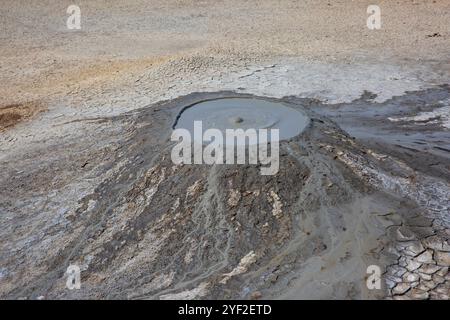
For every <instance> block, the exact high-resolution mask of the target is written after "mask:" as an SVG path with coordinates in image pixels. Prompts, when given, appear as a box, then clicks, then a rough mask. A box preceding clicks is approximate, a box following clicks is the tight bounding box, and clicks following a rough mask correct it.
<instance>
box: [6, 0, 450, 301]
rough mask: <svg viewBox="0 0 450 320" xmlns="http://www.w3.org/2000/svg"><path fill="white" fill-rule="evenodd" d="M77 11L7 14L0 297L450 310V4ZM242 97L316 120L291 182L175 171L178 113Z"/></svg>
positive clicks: (11, 9)
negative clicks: (377, 16)
mask: <svg viewBox="0 0 450 320" xmlns="http://www.w3.org/2000/svg"><path fill="white" fill-rule="evenodd" d="M70 4H72V3H71V2H70V1H64V2H57V3H55V2H54V1H34V2H32V3H31V4H30V3H29V2H26V1H12V0H11V1H10V0H5V1H3V2H2V5H1V8H0V26H1V28H0V41H1V44H2V45H1V46H0V168H1V174H0V224H1V226H2V227H1V228H0V282H1V286H0V297H2V298H29V299H35V298H42V297H43V298H134V299H143V298H152V299H170V298H259V297H263V298H289V299H296V298H297V299H298V298H384V297H391V298H392V297H394V298H397V299H406V298H414V299H426V298H434V299H448V298H449V295H450V294H449V292H450V280H449V274H448V267H449V266H450V258H449V255H450V253H449V252H450V249H449V248H450V244H449V243H450V242H449V237H450V232H449V230H450V229H449V228H450V227H449V226H450V222H449V220H448V216H449V208H448V203H446V201H445V199H446V198H448V194H449V190H450V186H449V177H450V174H449V172H450V161H449V148H448V145H449V141H450V136H449V131H448V130H449V127H448V119H450V116H449V115H450V107H449V101H450V100H449V95H450V90H449V88H448V84H449V83H450V61H449V59H448V57H449V56H450V41H449V36H450V25H449V23H448V21H450V1H447V0H445V1H396V2H393V1H378V2H377V4H378V5H379V6H380V7H381V13H382V29H381V30H369V29H368V28H367V27H366V19H367V13H366V9H367V6H368V5H369V4H373V3H372V1H151V2H148V1H136V0H132V1H127V2H122V1H97V0H93V1H82V2H78V5H79V6H80V7H81V13H82V22H81V26H82V29H81V30H79V31H75V30H67V28H66V25H65V20H66V18H67V16H68V15H67V14H66V9H67V6H68V5H70ZM226 90H228V91H226ZM407 91H409V92H407ZM193 92H201V93H198V94H193ZM207 92H221V93H215V94H214V93H211V94H209V93H207ZM246 94H254V95H258V96H262V97H265V99H281V100H280V101H283V102H284V103H287V104H290V105H291V106H292V107H295V108H300V109H302V110H303V111H304V112H307V113H308V114H309V115H310V116H311V118H314V119H316V121H313V125H312V126H311V128H310V129H309V131H307V133H306V134H304V135H301V136H299V137H296V138H295V139H292V140H290V141H288V142H286V143H285V144H283V145H282V152H283V154H284V156H283V162H282V163H283V165H282V166H281V168H282V169H281V170H280V173H279V174H278V175H277V176H275V177H273V178H270V179H268V180H261V179H260V176H259V175H257V174H256V173H255V172H257V170H256V169H255V168H252V167H251V166H250V167H248V168H246V169H245V170H242V168H240V167H236V166H230V167H225V168H224V167H220V166H213V167H204V166H200V167H194V168H189V167H186V166H184V167H183V166H182V167H177V166H173V164H172V163H171V162H170V159H169V150H170V143H169V142H168V140H167V138H168V136H169V135H170V132H171V125H172V123H173V120H174V119H175V118H176V116H177V115H178V114H179V111H180V110H181V109H182V107H183V106H185V105H186V104H188V103H190V102H191V103H192V102H193V101H198V100H201V99H204V98H205V97H210V96H213V97H216V96H222V95H223V96H235V95H246ZM173 99H175V100H173ZM342 129H343V130H344V131H342ZM230 199H234V200H233V201H231V202H230ZM277 201H280V204H281V206H282V208H283V215H282V216H280V217H277V216H278V215H273V212H272V210H273V207H274V203H275V202H277ZM212 212H214V213H215V214H211V213H212ZM70 263H77V264H79V265H80V266H82V270H83V273H82V274H83V277H82V282H83V287H82V289H81V290H74V291H70V290H67V289H66V288H65V270H66V268H67V266H68V265H69V264H70ZM370 264H378V265H380V266H381V267H382V268H383V272H385V273H384V278H383V280H384V281H383V289H382V290H375V292H373V291H370V290H367V287H366V286H365V277H366V274H365V270H366V268H367V266H368V265H370Z"/></svg>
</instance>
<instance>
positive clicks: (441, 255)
mask: <svg viewBox="0 0 450 320" xmlns="http://www.w3.org/2000/svg"><path fill="white" fill-rule="evenodd" d="M434 256H435V260H436V263H437V264H438V265H440V266H444V267H448V266H450V252H442V251H436V252H435V254H434Z"/></svg>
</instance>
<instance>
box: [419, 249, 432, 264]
mask: <svg viewBox="0 0 450 320" xmlns="http://www.w3.org/2000/svg"><path fill="white" fill-rule="evenodd" d="M416 260H417V261H419V262H421V263H434V261H433V251H431V250H427V251H425V252H424V253H421V254H420V255H419V256H417V257H416Z"/></svg>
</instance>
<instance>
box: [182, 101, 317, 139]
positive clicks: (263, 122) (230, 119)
mask: <svg viewBox="0 0 450 320" xmlns="http://www.w3.org/2000/svg"><path fill="white" fill-rule="evenodd" d="M194 121H202V125H203V130H207V129H219V130H221V131H222V133H223V135H225V130H226V129H243V130H247V129H256V130H258V129H279V139H280V140H286V139H289V138H291V137H294V136H296V135H298V134H300V133H301V132H302V131H303V130H304V129H305V128H306V126H307V125H308V123H309V118H308V117H307V116H306V115H305V113H304V112H302V111H300V110H295V109H293V108H290V107H287V106H286V105H284V104H282V103H280V102H272V101H267V100H263V99H256V98H221V99H215V100H207V101H203V102H199V103H195V104H193V105H190V106H188V107H186V108H185V109H183V111H182V112H181V114H180V116H179V117H178V118H177V121H176V123H175V125H174V127H175V128H184V129H188V130H189V131H190V132H191V135H192V136H193V135H194V130H193V128H194Z"/></svg>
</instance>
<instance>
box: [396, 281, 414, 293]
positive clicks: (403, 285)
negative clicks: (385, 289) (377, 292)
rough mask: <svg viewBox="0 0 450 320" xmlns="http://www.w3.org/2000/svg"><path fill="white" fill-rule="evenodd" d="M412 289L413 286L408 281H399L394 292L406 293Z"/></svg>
mask: <svg viewBox="0 0 450 320" xmlns="http://www.w3.org/2000/svg"><path fill="white" fill-rule="evenodd" d="M409 289H411V286H410V285H409V284H408V283H399V284H397V285H396V286H395V288H394V289H392V293H393V294H404V293H405V292H406V291H408V290H409Z"/></svg>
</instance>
